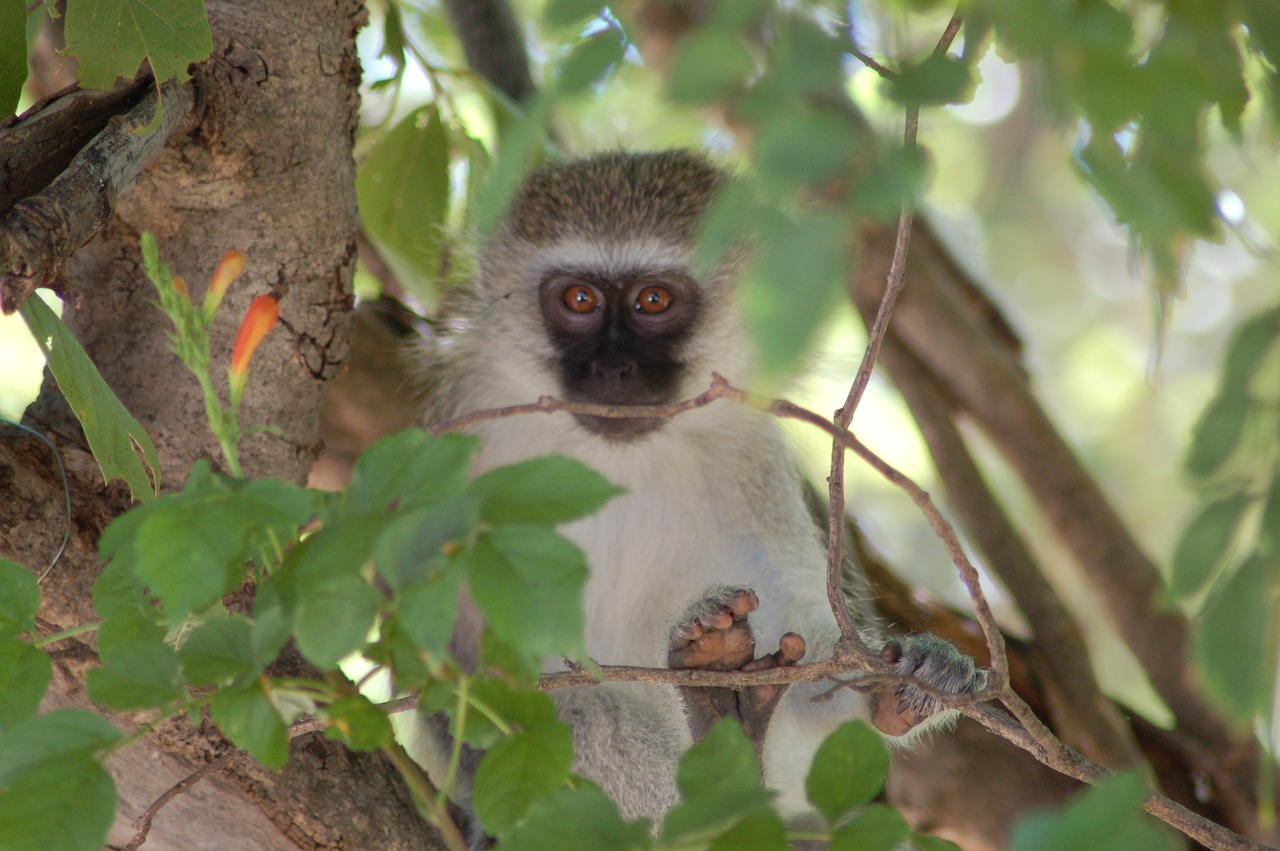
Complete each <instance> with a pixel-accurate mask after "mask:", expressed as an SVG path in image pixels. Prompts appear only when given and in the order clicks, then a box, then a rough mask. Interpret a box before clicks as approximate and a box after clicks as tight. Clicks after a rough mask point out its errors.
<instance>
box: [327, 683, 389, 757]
mask: <svg viewBox="0 0 1280 851" xmlns="http://www.w3.org/2000/svg"><path fill="white" fill-rule="evenodd" d="M324 715H325V718H327V719H328V720H329V727H328V729H327V730H325V736H326V737H328V738H330V739H334V740H337V741H340V742H343V743H345V744H346V746H347V747H349V748H351V750H353V751H360V752H362V753H368V752H371V751H376V750H378V749H380V748H383V747H386V746H387V745H389V744H391V739H392V734H391V719H389V718H387V713H385V712H383V711H382V710H381V709H379V708H378V707H376V706H374V705H373V704H372V703H371V702H370V701H369V698H367V697H365V696H364V695H362V694H356V695H352V696H350V697H344V698H340V699H338V700H335V701H334V702H333V703H331V704H329V706H328V707H327V708H326V709H325V711H324Z"/></svg>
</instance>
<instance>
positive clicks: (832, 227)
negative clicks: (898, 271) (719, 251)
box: [744, 213, 850, 377]
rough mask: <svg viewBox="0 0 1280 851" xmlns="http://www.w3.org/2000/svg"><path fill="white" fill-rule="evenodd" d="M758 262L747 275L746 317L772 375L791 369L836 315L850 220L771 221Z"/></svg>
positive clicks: (831, 217)
mask: <svg viewBox="0 0 1280 851" xmlns="http://www.w3.org/2000/svg"><path fill="white" fill-rule="evenodd" d="M766 226H769V227H770V230H769V232H768V233H767V234H761V236H762V237H763V238H765V240H766V241H765V242H764V244H763V246H762V250H761V257H760V261H759V263H758V265H757V266H756V268H755V269H754V270H753V272H752V273H751V274H750V275H749V276H748V278H747V286H746V290H747V293H746V295H745V297H744V301H745V303H746V306H747V320H748V322H749V323H750V326H751V331H752V339H754V340H755V341H756V342H757V344H758V345H759V347H760V360H761V363H762V365H763V366H764V368H765V370H766V373H767V375H768V376H772V377H777V376H779V375H785V374H787V373H788V372H790V370H791V368H792V367H793V366H794V365H795V364H796V362H797V360H798V359H799V358H800V357H801V356H802V355H803V354H804V353H805V351H806V350H807V349H808V345H809V341H810V340H811V339H812V337H813V335H814V333H815V332H816V331H817V330H818V328H819V326H820V325H821V323H822V321H823V320H824V319H825V318H827V317H828V316H830V315H831V310H832V306H833V305H834V304H835V301H836V296H837V294H838V293H839V292H840V289H839V287H840V281H842V280H843V278H844V275H845V270H846V268H847V266H848V262H847V257H846V253H847V251H848V248H847V244H846V243H847V236H848V234H849V233H850V230H849V224H848V223H847V222H846V220H845V218H844V217H843V216H837V215H831V214H822V213H814V214H810V215H806V216H804V217H802V218H799V219H797V220H792V219H783V218H779V219H777V220H774V221H771V222H769V223H768V224H767V225H766Z"/></svg>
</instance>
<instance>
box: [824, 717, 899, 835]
mask: <svg viewBox="0 0 1280 851" xmlns="http://www.w3.org/2000/svg"><path fill="white" fill-rule="evenodd" d="M888 768H889V752H888V750H887V749H886V748H885V746H884V741H883V740H882V739H881V738H880V736H879V735H878V734H877V733H876V732H875V731H874V730H872V729H871V728H870V727H868V726H867V725H866V724H864V723H863V722H861V721H850V722H848V723H846V724H842V725H841V726H840V727H838V728H837V729H836V730H835V731H834V732H833V733H832V734H831V735H830V736H827V738H826V740H825V741H824V742H823V743H822V744H821V745H820V746H819V747H818V751H817V753H815V754H814V755H813V764H812V765H811V766H810V768H809V776H808V777H806V778H805V782H804V789H805V794H806V795H808V797H809V802H810V803H811V804H813V805H814V806H815V807H817V809H818V812H820V813H822V814H823V815H824V816H826V819H827V821H828V822H831V823H832V824H835V823H836V822H838V821H839V820H840V819H841V817H842V816H844V815H845V814H847V813H849V812H852V811H853V810H854V809H855V808H856V807H860V806H862V805H863V804H866V803H868V802H870V801H871V799H872V798H874V797H875V796H876V794H877V793H879V791H880V789H881V788H882V787H883V786H884V776H885V772H886V771H887V770H888Z"/></svg>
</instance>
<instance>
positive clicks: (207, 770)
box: [121, 751, 244, 851]
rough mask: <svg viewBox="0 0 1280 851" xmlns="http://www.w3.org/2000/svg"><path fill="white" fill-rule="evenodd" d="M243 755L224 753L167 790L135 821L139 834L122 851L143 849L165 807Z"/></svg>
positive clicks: (236, 752) (135, 834) (235, 752)
mask: <svg viewBox="0 0 1280 851" xmlns="http://www.w3.org/2000/svg"><path fill="white" fill-rule="evenodd" d="M243 755H244V751H231V752H229V753H224V754H223V755H222V756H220V757H218V758H217V759H215V760H213V761H212V762H209V763H206V764H204V765H202V766H200V767H199V768H197V769H196V770H195V771H193V772H191V773H190V774H188V775H187V776H186V777H184V778H182V779H181V780H179V781H178V782H177V783H175V784H173V785H172V786H170V787H169V788H168V789H166V790H165V791H164V794H162V795H161V796H160V797H159V798H156V799H155V800H154V801H153V802H152V803H151V806H149V807H147V809H146V811H145V812H143V814H142V815H140V816H138V818H137V820H136V821H134V823H133V826H134V827H135V828H136V829H137V832H136V833H134V835H133V839H130V840H129V844H128V845H126V846H124V848H122V849H121V851H137V849H139V848H141V847H142V843H144V842H146V841H147V834H149V833H150V832H151V823H152V822H153V821H154V820H155V817H156V815H157V814H158V813H159V812H160V810H162V809H164V807H165V805H167V804H168V803H169V802H170V801H172V800H173V799H174V798H176V797H178V796H179V795H181V794H183V793H185V792H186V791H187V790H188V789H190V788H191V787H192V786H194V785H196V784H197V783H199V782H200V781H201V780H203V779H205V778H206V777H208V776H209V775H210V774H213V773H214V772H217V771H221V770H222V769H223V768H226V767H227V766H228V765H229V764H230V763H231V762H232V761H233V760H235V759H236V758H237V757H240V756H243Z"/></svg>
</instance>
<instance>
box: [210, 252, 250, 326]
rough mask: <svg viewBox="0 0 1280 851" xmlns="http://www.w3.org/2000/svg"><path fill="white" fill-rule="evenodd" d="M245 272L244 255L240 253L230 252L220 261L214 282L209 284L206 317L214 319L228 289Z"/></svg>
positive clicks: (214, 273)
mask: <svg viewBox="0 0 1280 851" xmlns="http://www.w3.org/2000/svg"><path fill="white" fill-rule="evenodd" d="M242 271H244V254H243V253H241V252H239V251H228V252H227V253H226V254H224V255H222V259H221V260H219V261H218V268H216V269H214V270H213V280H212V281H210V282H209V290H208V292H206V293H205V294H204V315H205V316H207V317H210V318H212V317H213V314H214V312H215V311H216V310H217V309H218V305H220V304H222V297H223V296H224V295H226V292H227V288H228V287H230V286H231V283H232V282H233V281H234V280H235V279H236V278H238V277H239V276H240V273H241V272H242Z"/></svg>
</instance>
